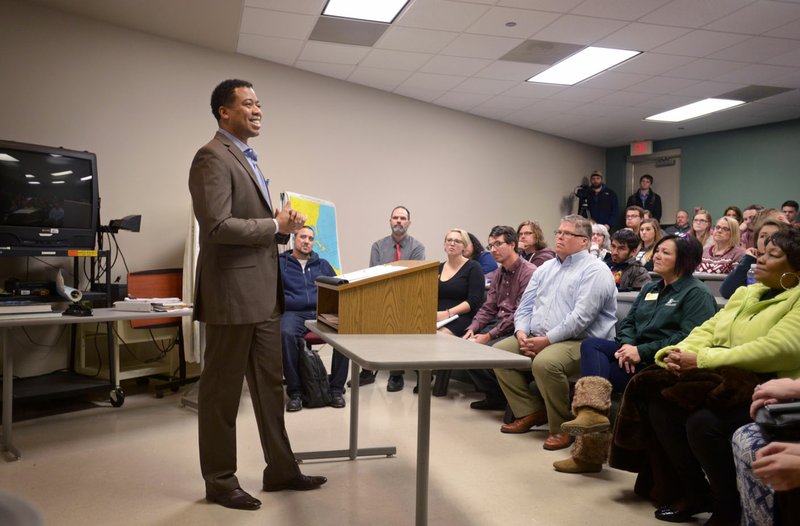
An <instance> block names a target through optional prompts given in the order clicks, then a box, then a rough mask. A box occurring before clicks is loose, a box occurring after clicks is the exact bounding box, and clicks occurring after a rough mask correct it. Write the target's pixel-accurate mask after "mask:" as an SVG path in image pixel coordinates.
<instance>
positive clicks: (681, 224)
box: [664, 210, 691, 235]
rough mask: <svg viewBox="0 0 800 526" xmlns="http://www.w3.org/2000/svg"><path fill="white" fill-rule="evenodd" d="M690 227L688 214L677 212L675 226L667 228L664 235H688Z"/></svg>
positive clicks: (682, 211)
mask: <svg viewBox="0 0 800 526" xmlns="http://www.w3.org/2000/svg"><path fill="white" fill-rule="evenodd" d="M690 228H691V225H690V224H689V212H687V211H686V210H678V211H677V212H676V213H675V224H674V225H671V226H669V227H667V229H666V230H665V231H664V233H665V234H667V235H669V234H688V233H689V229H690Z"/></svg>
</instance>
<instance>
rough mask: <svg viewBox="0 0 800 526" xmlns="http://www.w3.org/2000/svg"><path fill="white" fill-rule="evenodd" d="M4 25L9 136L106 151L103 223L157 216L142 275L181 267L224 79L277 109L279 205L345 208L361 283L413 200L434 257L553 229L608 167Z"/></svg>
mask: <svg viewBox="0 0 800 526" xmlns="http://www.w3.org/2000/svg"><path fill="white" fill-rule="evenodd" d="M0 12H2V13H3V16H2V17H0V45H1V46H2V49H4V50H5V51H4V52H3V53H0V71H2V77H3V82H1V83H0V106H1V107H2V119H0V138H3V139H11V140H16V141H21V142H31V143H38V144H45V145H52V146H64V147H67V148H73V149H80V150H90V151H93V152H95V153H96V154H97V156H98V172H99V174H98V175H99V184H100V194H101V196H102V221H103V223H107V222H108V221H109V220H110V219H114V218H118V217H121V216H124V215H128V214H134V213H139V214H142V231H141V232H140V233H138V234H134V233H127V232H123V233H120V234H119V235H118V239H119V241H120V243H121V245H122V248H123V250H124V253H125V255H126V258H127V261H128V265H129V267H130V269H131V270H144V269H148V268H157V267H166V266H176V265H180V263H181V260H182V255H183V244H184V237H185V234H186V227H187V223H188V216H189V211H190V207H191V204H190V199H189V193H188V190H187V184H186V180H187V172H188V167H189V164H190V162H191V159H192V156H193V155H194V153H195V151H196V150H197V148H198V147H199V146H200V145H201V144H203V143H204V142H206V141H208V139H209V138H210V137H211V136H212V134H213V132H214V130H215V128H216V123H215V122H214V120H213V117H212V116H211V113H210V110H209V107H208V99H209V96H210V92H211V90H212V88H213V87H214V85H215V84H216V83H217V82H219V81H220V80H222V79H224V78H229V77H241V78H246V79H248V80H251V81H252V82H253V83H254V84H255V87H256V91H257V93H258V94H259V96H260V98H261V99H262V103H263V107H264V114H265V117H264V123H265V126H264V130H263V131H262V135H261V136H260V137H258V138H255V139H253V140H252V141H251V144H252V145H253V146H254V147H255V148H256V150H257V151H258V153H259V155H260V162H259V164H260V165H261V167H262V169H263V170H264V172H265V174H266V175H267V177H270V178H271V180H272V183H271V189H272V195H273V196H274V197H275V196H277V193H278V192H279V191H284V190H289V191H294V192H300V193H304V194H309V195H314V196H317V197H320V198H323V199H327V200H330V201H333V202H334V203H336V205H337V210H338V220H339V229H340V230H339V238H340V245H341V252H342V260H343V261H342V263H343V266H344V268H345V270H354V269H357V268H360V267H363V266H366V265H367V263H368V257H369V256H368V254H369V247H370V244H371V243H372V241H374V240H375V239H377V238H378V237H382V236H385V235H387V234H388V232H389V227H388V216H389V212H390V210H391V208H392V207H393V206H394V205H395V204H398V203H402V204H405V205H406V206H408V207H409V208H410V209H411V212H412V227H411V234H412V235H413V236H415V237H417V238H418V239H420V240H421V241H422V242H423V243H425V245H426V246H427V247H428V257H429V259H441V257H442V248H441V247H442V244H441V243H442V239H443V237H444V233H445V231H446V230H447V229H448V228H450V227H453V226H458V227H463V228H466V229H468V230H470V231H472V232H474V233H475V234H476V235H478V237H479V238H481V239H484V238H485V237H486V233H487V232H488V230H489V228H490V227H491V226H493V225H495V224H511V225H514V226H516V224H518V223H519V221H521V220H523V219H528V218H532V219H538V220H539V221H541V222H542V223H543V226H544V228H545V231H552V230H553V228H554V227H555V226H556V224H557V221H558V218H559V217H560V216H561V215H563V213H564V212H565V211H564V210H562V209H561V208H560V207H561V206H562V202H563V201H564V198H565V196H567V195H569V194H570V193H571V191H572V190H573V189H574V187H575V186H576V184H578V183H579V181H580V178H581V177H582V176H584V175H586V174H588V173H589V172H591V170H593V169H596V168H601V167H603V166H604V163H605V161H604V151H603V150H602V149H600V148H594V147H590V146H586V145H582V144H579V143H575V142H572V141H567V140H564V139H560V138H557V137H553V136H549V135H544V134H541V133H536V132H533V131H530V130H525V129H522V128H517V127H514V126H510V125H506V124H503V123H499V122H495V121H490V120H486V119H483V118H480V117H475V116H471V115H467V114H463V113H459V112H456V111H451V110H448V109H444V108H439V107H436V106H432V105H429V104H425V103H423V102H419V101H416V100H413V99H407V98H404V97H399V96H396V95H392V94H389V93H384V92H381V91H378V90H374V89H371V88H367V87H362V86H358V85H353V84H348V83H346V82H343V81H339V80H335V79H330V78H327V77H323V76H319V75H316V74H312V73H308V72H304V71H300V70H294V69H291V68H288V67H285V66H281V65H277V64H273V63H269V62H265V61H262V60H258V59H254V58H249V57H244V56H237V55H231V54H225V53H219V52H215V51H210V50H207V49H203V48H200V47H196V46H191V45H187V44H182V43H178V42H174V41H170V40H166V39H163V38H159V37H153V36H149V35H146V34H142V33H136V32H132V31H128V30H124V29H120V28H117V27H114V26H110V25H107V24H102V23H98V22H94V21H90V20H86V19H80V18H75V17H72V16H68V15H63V14H60V13H57V12H54V11H49V10H47V9H43V8H39V7H36V6H28V5H25V4H24V3H22V2H14V1H9V0H0ZM18 265H19V263H16V264H15V263H12V262H0V269H2V270H5V272H0V274H2V275H8V274H9V271H8V267H9V266H11V267H12V268H13V269H14V270H13V271H12V272H16V271H18V270H19V269H20V267H19V266H18ZM31 268H33V269H34V272H35V269H37V268H41V265H39V264H38V263H36V262H33V263H32V264H31ZM118 275H121V276H122V280H123V281H124V280H125V278H124V268H123V267H122V265H121V263H118V265H117V267H115V268H114V271H113V273H112V276H113V277H116V276H118ZM20 372H21V373H22V371H20Z"/></svg>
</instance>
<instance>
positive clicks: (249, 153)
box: [244, 148, 272, 210]
mask: <svg viewBox="0 0 800 526" xmlns="http://www.w3.org/2000/svg"><path fill="white" fill-rule="evenodd" d="M244 155H245V157H247V158H248V159H250V160H251V161H253V168H254V171H255V172H256V180H257V181H258V187H259V188H260V189H261V194H262V195H263V196H264V199H266V200H267V206H268V207H269V208H270V210H271V209H272V200H271V199H270V196H269V179H264V175H263V174H262V173H261V169H260V168H259V167H258V155H257V154H256V151H255V150H254V149H252V148H248V149H246V150H245V151H244Z"/></svg>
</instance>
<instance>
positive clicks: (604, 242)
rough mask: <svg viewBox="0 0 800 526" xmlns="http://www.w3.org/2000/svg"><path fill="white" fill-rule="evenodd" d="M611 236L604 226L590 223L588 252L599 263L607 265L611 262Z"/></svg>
mask: <svg viewBox="0 0 800 526" xmlns="http://www.w3.org/2000/svg"><path fill="white" fill-rule="evenodd" d="M610 248H611V235H610V234H609V233H608V229H607V228H606V227H605V225H601V224H599V223H592V243H591V245H590V246H589V252H590V253H591V254H592V255H593V256H595V257H597V258H598V259H599V260H600V261H602V262H604V263H606V264H607V263H608V262H609V261H611V252H609V249H610Z"/></svg>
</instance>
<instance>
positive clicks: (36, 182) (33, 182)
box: [28, 181, 39, 184]
mask: <svg viewBox="0 0 800 526" xmlns="http://www.w3.org/2000/svg"><path fill="white" fill-rule="evenodd" d="M28 184H39V181H28Z"/></svg>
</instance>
